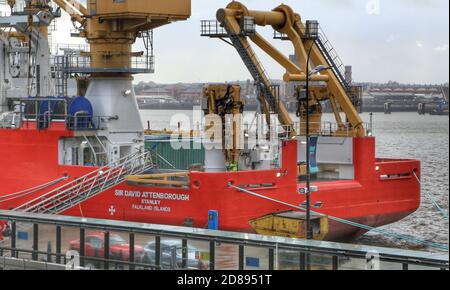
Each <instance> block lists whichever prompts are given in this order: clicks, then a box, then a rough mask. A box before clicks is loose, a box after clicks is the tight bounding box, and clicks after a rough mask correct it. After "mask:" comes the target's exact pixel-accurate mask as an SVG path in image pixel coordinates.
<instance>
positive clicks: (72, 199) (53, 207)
mask: <svg viewBox="0 0 450 290" xmlns="http://www.w3.org/2000/svg"><path fill="white" fill-rule="evenodd" d="M151 168H153V162H152V161H151V155H150V153H149V152H144V153H142V152H137V153H134V154H131V155H129V156H127V157H124V158H123V159H121V160H120V161H118V162H117V163H113V164H110V165H108V166H105V167H102V168H99V169H97V170H95V171H93V172H90V173H88V174H86V175H85V176H82V177H80V178H78V179H76V180H74V181H72V182H70V183H67V184H65V185H63V186H61V187H59V188H56V189H54V190H52V191H50V192H48V193H46V194H44V195H42V196H40V197H38V198H36V199H34V200H32V201H29V202H27V203H25V204H23V205H21V206H19V207H17V208H15V209H14V210H15V211H21V212H28V213H39V214H60V213H62V212H64V211H66V210H68V209H70V208H72V207H74V206H77V205H79V204H81V203H82V202H84V201H86V200H88V199H91V198H93V197H94V196H97V195H98V194H100V193H102V192H104V191H106V190H108V189H110V188H113V187H114V186H116V185H118V184H120V183H122V182H123V181H124V180H125V178H126V177H127V176H129V175H136V174H142V173H144V172H146V171H147V170H149V169H151Z"/></svg>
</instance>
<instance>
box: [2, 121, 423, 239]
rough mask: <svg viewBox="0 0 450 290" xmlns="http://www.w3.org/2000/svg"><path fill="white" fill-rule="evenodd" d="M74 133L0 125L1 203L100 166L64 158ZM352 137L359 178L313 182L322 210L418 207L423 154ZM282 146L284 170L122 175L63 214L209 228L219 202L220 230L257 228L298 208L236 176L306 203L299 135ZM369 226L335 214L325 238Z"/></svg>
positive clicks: (399, 211)
mask: <svg viewBox="0 0 450 290" xmlns="http://www.w3.org/2000/svg"><path fill="white" fill-rule="evenodd" d="M72 135H73V132H71V131H68V130H66V129H65V128H64V124H59V123H54V124H52V127H51V128H50V129H48V130H44V131H43V130H41V131H40V130H36V129H35V127H34V124H32V123H30V124H27V123H25V125H24V126H23V128H21V129H15V130H6V129H0V156H1V158H0V172H1V174H0V209H14V208H16V207H18V206H20V205H22V204H24V203H26V202H27V201H30V200H32V199H34V198H36V197H39V196H40V195H42V194H44V193H47V192H49V191H50V190H51V188H46V189H45V190H43V191H41V192H36V193H33V194H31V195H26V196H23V197H20V198H16V199H11V200H9V199H8V198H7V197H8V196H10V195H11V194H12V193H17V192H20V191H23V190H27V189H30V188H33V187H36V186H38V185H41V184H44V183H47V182H50V181H52V180H55V179H58V178H61V177H62V176H64V175H67V176H68V179H67V180H66V181H62V183H59V184H56V185H54V187H57V186H61V185H62V184H64V182H70V181H73V180H74V179H77V178H79V177H81V176H83V175H85V174H87V173H89V172H90V171H92V170H94V169H95V168H93V167H79V166H60V165H59V164H58V141H59V139H60V138H61V137H70V136H72ZM353 142H354V144H353V148H354V149H353V155H354V156H353V157H354V167H355V179H354V180H346V181H327V182H317V183H314V185H317V186H318V187H319V191H318V192H317V193H313V194H312V203H313V204H315V203H317V202H320V203H322V207H321V208H320V209H317V211H318V212H321V213H324V214H327V215H331V216H336V217H339V218H343V219H348V220H351V221H355V222H358V223H362V224H365V225H368V226H371V227H380V226H383V225H386V224H390V223H393V222H396V221H399V220H401V219H402V218H404V217H406V216H408V215H410V214H411V213H413V212H415V211H416V210H417V209H418V207H419V206H420V185H419V183H418V181H417V180H416V177H415V176H414V173H415V174H416V175H417V176H419V177H420V162H419V161H415V160H380V159H376V158H375V138H372V137H367V138H355V139H354V141H353ZM282 150H283V156H284V158H283V164H282V168H281V169H278V170H268V171H249V172H238V173H232V172H224V173H206V172H191V174H190V187H189V189H182V188H164V187H154V186H136V185H130V184H127V183H122V184H120V185H118V186H116V187H114V188H112V189H110V190H107V191H105V192H103V193H101V194H99V195H97V196H95V197H93V198H91V199H89V200H87V201H85V202H83V203H82V204H80V205H79V206H75V207H74V208H71V209H69V210H67V211H66V212H64V213H63V214H64V215H70V216H83V217H92V218H104V219H116V220H126V221H136V222H145V223H156V224H167V225H175V226H182V225H185V224H186V223H187V222H188V221H189V223H191V224H192V226H194V227H198V228H205V227H207V224H208V211H210V210H217V211H218V213H219V228H220V229H221V230H229V231H240V232H253V230H252V228H251V226H250V224H249V221H250V220H253V219H256V218H259V217H262V216H264V215H267V214H271V213H277V212H282V211H286V210H292V209H293V208H290V207H289V206H285V205H281V204H278V203H274V202H273V201H269V200H265V199H261V198H259V197H256V196H252V195H249V194H247V193H243V192H239V191H237V190H236V189H233V188H230V187H229V183H230V182H231V183H233V184H234V185H236V186H250V185H251V187H249V188H251V190H252V191H254V192H257V193H258V194H260V195H263V196H266V197H269V198H272V199H276V200H279V201H283V202H285V203H288V204H292V205H296V206H298V205H300V204H301V203H303V202H304V201H305V196H303V195H300V194H299V193H298V189H299V188H300V187H303V186H304V185H302V184H299V183H298V182H297V174H298V169H297V142H296V141H288V142H285V143H284V144H283V148H282ZM280 173H282V174H280ZM267 184H270V185H271V186H270V187H267ZM258 185H261V186H259V187H258ZM263 185H265V186H263ZM364 233H365V231H364V230H361V229H358V228H355V227H352V226H348V225H343V224H338V223H333V222H331V224H330V232H329V234H328V235H327V237H326V240H333V241H348V240H352V239H354V238H357V237H359V236H360V235H362V234H364Z"/></svg>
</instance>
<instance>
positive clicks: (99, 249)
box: [84, 229, 105, 269]
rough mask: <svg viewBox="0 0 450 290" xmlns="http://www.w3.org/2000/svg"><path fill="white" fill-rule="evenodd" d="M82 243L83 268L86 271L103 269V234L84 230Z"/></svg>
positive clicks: (97, 231)
mask: <svg viewBox="0 0 450 290" xmlns="http://www.w3.org/2000/svg"><path fill="white" fill-rule="evenodd" d="M84 243H85V245H84V246H85V248H84V251H85V253H84V256H85V260H84V266H85V267H86V268H88V269H104V267H105V264H104V262H103V261H104V257H105V233H104V232H102V231H99V230H89V229H86V231H85V238H84Z"/></svg>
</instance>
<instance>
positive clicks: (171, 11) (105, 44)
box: [53, 0, 191, 75]
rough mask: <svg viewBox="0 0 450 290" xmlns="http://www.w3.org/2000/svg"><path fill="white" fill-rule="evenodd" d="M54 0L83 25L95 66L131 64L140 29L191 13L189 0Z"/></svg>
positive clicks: (155, 25) (136, 54) (103, 67)
mask: <svg viewBox="0 0 450 290" xmlns="http://www.w3.org/2000/svg"><path fill="white" fill-rule="evenodd" d="M53 1H54V2H55V3H56V4H57V5H58V6H60V7H61V8H62V9H64V10H65V11H66V12H67V13H68V14H69V15H70V16H71V17H72V20H73V21H75V22H78V23H79V24H80V25H81V34H80V36H81V37H85V38H86V39H87V41H88V43H89V45H90V48H91V52H90V58H91V67H92V68H94V69H96V68H98V69H108V68H112V69H114V68H129V67H130V66H131V58H132V57H133V56H139V53H135V52H132V44H133V43H134V42H135V41H136V38H137V37H138V36H139V34H140V33H141V32H143V31H147V30H151V29H154V28H157V27H160V26H163V25H165V24H169V23H172V22H174V21H179V20H186V19H187V18H189V17H190V15H191V1H190V0H152V1H142V0H123V1H111V0H87V6H84V5H82V4H81V3H79V2H78V1H76V0H53ZM102 75H104V74H102Z"/></svg>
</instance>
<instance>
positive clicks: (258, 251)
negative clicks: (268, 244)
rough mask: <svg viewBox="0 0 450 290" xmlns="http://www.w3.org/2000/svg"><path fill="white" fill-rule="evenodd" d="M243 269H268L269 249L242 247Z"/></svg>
mask: <svg viewBox="0 0 450 290" xmlns="http://www.w3.org/2000/svg"><path fill="white" fill-rule="evenodd" d="M244 270H269V250H268V249H267V248H259V247H244Z"/></svg>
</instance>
